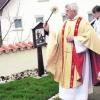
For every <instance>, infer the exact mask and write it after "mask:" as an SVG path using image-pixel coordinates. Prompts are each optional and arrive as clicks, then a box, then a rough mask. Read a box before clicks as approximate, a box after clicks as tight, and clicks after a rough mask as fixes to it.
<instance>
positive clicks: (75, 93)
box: [59, 37, 93, 100]
mask: <svg viewBox="0 0 100 100" xmlns="http://www.w3.org/2000/svg"><path fill="white" fill-rule="evenodd" d="M74 43H75V48H76V52H77V53H81V52H84V51H85V52H86V57H85V60H84V64H83V84H82V85H81V86H79V87H76V88H69V89H65V88H62V87H61V86H59V97H60V98H61V99H62V100H88V94H90V93H93V86H92V73H91V64H90V57H89V53H88V50H87V49H86V47H84V46H83V45H82V44H81V43H80V42H79V41H78V40H77V37H74Z"/></svg>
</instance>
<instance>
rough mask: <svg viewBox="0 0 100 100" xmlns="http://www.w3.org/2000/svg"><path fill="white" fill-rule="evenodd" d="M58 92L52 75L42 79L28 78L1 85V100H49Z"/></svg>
mask: <svg viewBox="0 0 100 100" xmlns="http://www.w3.org/2000/svg"><path fill="white" fill-rule="evenodd" d="M57 92H58V85H57V83H55V82H54V81H53V79H52V77H51V75H49V76H47V77H44V78H41V79H34V78H32V77H28V78H25V79H21V80H16V81H12V82H9V83H5V84H0V100H48V98H50V97H51V96H53V95H55V94H56V93H57Z"/></svg>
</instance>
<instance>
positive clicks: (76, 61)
mask: <svg viewBox="0 0 100 100" xmlns="http://www.w3.org/2000/svg"><path fill="white" fill-rule="evenodd" d="M81 20H82V18H81V17H79V18H78V19H77V22H76V25H75V29H74V36H77V34H78V28H79V24H80V22H81ZM83 61H84V56H83V55H82V54H77V53H76V49H75V45H74V43H73V50H72V67H71V78H70V88H73V84H74V83H73V82H74V71H75V67H76V70H77V71H78V73H79V76H80V77H81V78H82V66H83ZM81 80H82V79H81Z"/></svg>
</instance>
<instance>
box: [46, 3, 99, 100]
mask: <svg viewBox="0 0 100 100" xmlns="http://www.w3.org/2000/svg"><path fill="white" fill-rule="evenodd" d="M65 13H66V17H67V20H66V21H65V22H64V24H63V25H62V27H61V29H60V30H59V32H57V33H50V34H49V42H48V47H47V70H48V71H49V72H51V73H52V74H53V76H54V80H55V81H57V82H58V83H59V97H60V98H61V99H62V100H88V94H90V93H93V85H92V84H93V83H96V82H97V81H98V80H99V79H100V64H99V62H100V45H99V44H100V39H98V37H97V36H96V33H95V30H94V29H93V28H92V27H91V25H90V23H89V22H88V21H86V20H85V19H84V18H82V17H79V16H77V14H78V6H77V4H75V3H71V4H67V5H66V6H65ZM48 28H49V27H48V24H47V23H46V25H44V29H45V31H48V30H49V29H48ZM97 66H98V67H97Z"/></svg>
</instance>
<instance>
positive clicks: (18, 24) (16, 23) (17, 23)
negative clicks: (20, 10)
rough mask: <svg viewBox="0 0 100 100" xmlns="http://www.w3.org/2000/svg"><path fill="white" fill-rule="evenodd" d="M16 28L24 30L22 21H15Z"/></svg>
mask: <svg viewBox="0 0 100 100" xmlns="http://www.w3.org/2000/svg"><path fill="white" fill-rule="evenodd" d="M14 24H15V28H22V19H20V18H16V19H14Z"/></svg>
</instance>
